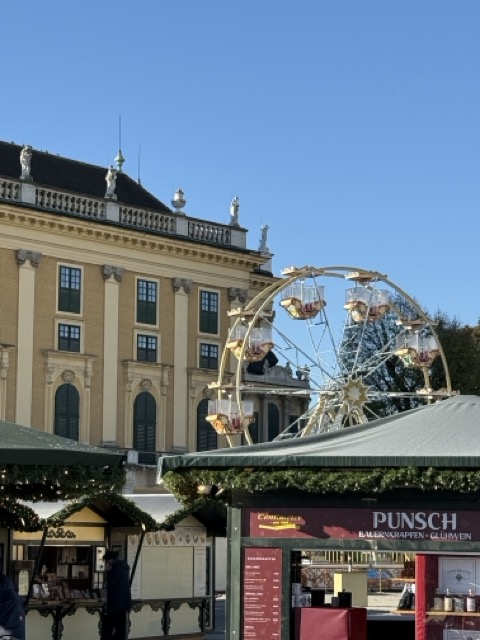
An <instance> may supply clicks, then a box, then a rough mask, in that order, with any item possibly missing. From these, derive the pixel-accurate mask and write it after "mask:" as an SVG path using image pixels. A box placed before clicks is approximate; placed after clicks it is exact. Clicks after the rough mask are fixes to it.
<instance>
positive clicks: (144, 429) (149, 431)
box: [133, 391, 157, 451]
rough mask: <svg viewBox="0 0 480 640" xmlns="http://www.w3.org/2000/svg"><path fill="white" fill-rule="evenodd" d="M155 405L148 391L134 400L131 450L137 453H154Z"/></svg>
mask: <svg viewBox="0 0 480 640" xmlns="http://www.w3.org/2000/svg"><path fill="white" fill-rule="evenodd" d="M156 416H157V403H156V402H155V398H154V397H153V396H152V394H151V393H148V391H143V392H142V393H139V394H138V396H137V397H136V398H135V406H134V417H133V448H134V449H136V450H137V451H155V445H156V442H155V440H156V438H155V434H156V428H157V419H156Z"/></svg>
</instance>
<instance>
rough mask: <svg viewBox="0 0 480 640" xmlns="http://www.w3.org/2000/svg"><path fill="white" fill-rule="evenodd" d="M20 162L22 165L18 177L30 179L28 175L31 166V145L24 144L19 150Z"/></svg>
mask: <svg viewBox="0 0 480 640" xmlns="http://www.w3.org/2000/svg"><path fill="white" fill-rule="evenodd" d="M20 164H21V165H22V175H21V176H20V178H21V179H22V180H31V179H32V176H31V175H30V171H31V167H32V147H31V146H30V145H29V144H26V145H24V147H23V149H22V150H21V151H20Z"/></svg>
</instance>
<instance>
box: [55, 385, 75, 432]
mask: <svg viewBox="0 0 480 640" xmlns="http://www.w3.org/2000/svg"><path fill="white" fill-rule="evenodd" d="M79 421H80V395H79V393H78V391H77V389H76V388H75V387H74V386H73V384H62V385H61V386H60V387H58V389H57V392H56V394H55V427H54V432H55V434H56V435H57V436H62V437H63V438H70V439H71V440H78V438H79Z"/></svg>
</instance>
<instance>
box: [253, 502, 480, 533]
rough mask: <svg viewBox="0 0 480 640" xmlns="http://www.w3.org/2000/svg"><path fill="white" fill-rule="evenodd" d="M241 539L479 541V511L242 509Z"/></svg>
mask: <svg viewBox="0 0 480 640" xmlns="http://www.w3.org/2000/svg"><path fill="white" fill-rule="evenodd" d="M244 517H245V520H244V535H245V536H250V537H258V538H334V539H338V538H350V539H351V538H356V539H366V540H378V539H381V538H383V539H387V540H414V541H418V542H421V541H422V540H432V541H437V542H442V541H445V542H446V541H448V542H452V541H458V542H479V541H480V511H452V510H440V509H438V510H433V509H432V510H420V509H409V508H408V507H406V508H394V509H385V508H378V509H370V508H369V509H322V508H306V509H295V508H294V509H288V508H278V509H245V511H244Z"/></svg>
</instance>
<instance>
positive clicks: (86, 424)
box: [43, 349, 96, 443]
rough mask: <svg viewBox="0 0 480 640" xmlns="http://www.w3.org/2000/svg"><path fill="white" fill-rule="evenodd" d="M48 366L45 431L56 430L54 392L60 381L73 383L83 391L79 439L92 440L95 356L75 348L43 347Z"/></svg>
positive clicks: (80, 391)
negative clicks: (50, 348) (57, 349)
mask: <svg viewBox="0 0 480 640" xmlns="http://www.w3.org/2000/svg"><path fill="white" fill-rule="evenodd" d="M43 355H44V357H45V367H46V382H47V384H46V385H45V409H44V427H45V431H48V432H49V433H53V430H54V422H55V394H56V392H57V389H58V387H59V386H60V385H62V384H65V383H69V384H73V385H74V386H75V387H76V389H77V391H78V393H79V394H80V420H79V425H78V440H79V442H84V443H88V442H89V440H90V386H91V382H92V377H93V368H94V363H95V360H96V357H95V356H91V355H86V354H81V353H75V352H72V351H52V350H49V349H47V350H44V351H43Z"/></svg>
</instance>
